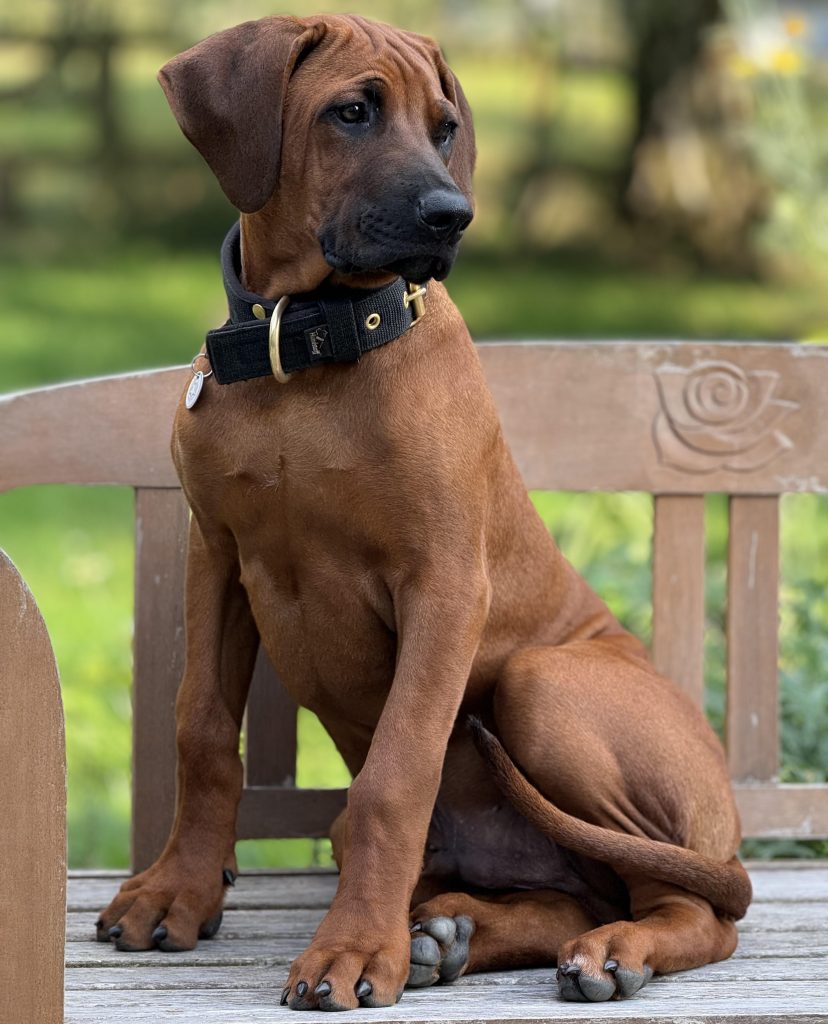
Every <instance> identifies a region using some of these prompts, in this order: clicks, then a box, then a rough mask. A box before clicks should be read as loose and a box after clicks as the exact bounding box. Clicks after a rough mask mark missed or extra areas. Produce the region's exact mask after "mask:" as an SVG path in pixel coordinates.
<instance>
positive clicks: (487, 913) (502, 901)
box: [408, 890, 596, 988]
mask: <svg viewBox="0 0 828 1024" xmlns="http://www.w3.org/2000/svg"><path fill="white" fill-rule="evenodd" d="M595 924H596V921H595V919H594V918H593V917H591V916H590V915H589V914H588V913H587V912H586V910H584V909H583V907H581V906H580V904H579V903H578V902H577V901H576V900H574V899H573V898H572V897H571V896H567V895H565V894H563V893H559V892H552V891H550V890H538V891H531V892H512V893H504V894H497V895H492V896H482V895H479V894H476V895H473V896H472V895H470V894H468V893H463V892H451V893H443V894H441V895H439V896H436V897H434V898H433V899H431V900H429V901H428V902H426V903H421V904H420V905H419V906H417V907H415V909H414V910H413V911H412V913H411V925H412V932H411V964H410V971H409V976H408V985H409V987H411V988H423V987H424V986H427V985H434V984H435V983H436V982H439V981H444V982H445V981H454V980H455V979H456V978H458V977H460V975H462V974H471V973H473V972H475V971H494V970H510V969H516V968H519V967H539V966H545V965H552V964H555V963H556V957H557V953H558V949H559V947H560V946H561V945H563V944H564V943H567V942H569V941H570V940H572V939H574V938H575V937H576V936H578V935H581V934H582V933H583V932H588V931H590V930H591V929H593V928H594V927H595Z"/></svg>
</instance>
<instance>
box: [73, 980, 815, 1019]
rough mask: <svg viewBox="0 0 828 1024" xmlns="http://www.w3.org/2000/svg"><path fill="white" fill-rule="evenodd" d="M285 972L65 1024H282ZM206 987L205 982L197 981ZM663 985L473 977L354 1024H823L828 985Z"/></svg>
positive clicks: (78, 1003) (107, 994)
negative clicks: (591, 994)
mask: <svg viewBox="0 0 828 1024" xmlns="http://www.w3.org/2000/svg"><path fill="white" fill-rule="evenodd" d="M284 977H285V973H284V972H282V973H281V974H279V975H277V976H276V977H275V978H274V979H273V983H272V987H271V988H270V991H267V990H265V991H263V990H262V989H260V988H254V989H227V990H225V991H223V992H222V993H221V995H220V996H219V995H218V993H216V992H215V991H210V990H204V989H201V988H200V986H199V985H198V980H196V979H194V980H193V986H192V987H191V988H190V989H179V990H172V991H164V990H163V989H162V990H158V989H155V990H154V989H150V988H143V987H142V988H140V989H126V990H118V991H115V992H112V991H108V990H106V989H102V990H95V989H86V990H84V991H83V992H77V993H69V995H68V996H67V1009H68V1012H67V1017H66V1022H67V1024H87V1022H88V1021H111V1020H119V1019H120V1020H128V1021H129V1022H130V1024H157V1021H159V1020H165V1019H175V1020H176V1021H178V1022H179V1024H213V1022H215V1024H280V1022H283V1021H284V1020H285V1015H286V1012H285V1010H284V1008H283V1007H280V1006H279V1005H278V1003H279V998H278V997H279V989H280V987H281V985H282V984H283V982H284ZM199 980H200V979H199ZM684 984H685V988H684V991H681V990H679V989H678V979H675V980H673V981H669V980H667V979H664V978H657V979H655V980H653V981H651V982H650V984H649V985H648V986H647V990H646V992H641V993H640V994H639V995H637V996H636V997H635V998H634V999H632V1000H620V1001H614V1002H608V1003H602V1004H601V1005H600V1009H595V1008H594V1007H591V1006H587V1007H584V1006H582V1005H581V1004H579V1003H569V1002H561V1001H560V1000H559V998H558V996H557V989H556V985H555V983H554V979H553V977H552V976H551V974H550V975H549V976H548V977H546V978H539V979H536V978H532V977H530V978H526V977H523V976H522V975H521V974H518V973H517V972H514V973H512V975H511V977H510V978H508V979H502V987H501V986H499V985H496V984H493V983H492V982H490V983H489V984H487V985H480V984H475V982H474V976H472V977H471V978H468V979H466V978H462V979H460V980H459V981H457V982H455V983H454V984H452V985H435V986H433V987H432V988H428V989H420V990H408V991H406V992H405V993H404V995H403V998H402V1000H401V1002H400V1003H399V1004H398V1005H396V1006H393V1007H390V1008H381V1009H363V1010H352V1011H350V1014H349V1017H348V1020H349V1021H353V1022H354V1024H390V1022H395V1024H426V1022H428V1024H431V1022H435V1024H437V1022H439V1024H449V1022H452V1021H458V1022H459V1021H468V1022H475V1024H489V1022H499V1021H516V1022H517V1021H536V1022H538V1024H541V1022H548V1024H583V1022H584V1021H585V1020H589V1021H593V1020H597V1019H600V1020H602V1021H603V1020H614V1021H625V1022H629V1024H632V1022H637V1024H665V1021H669V1022H670V1024H681V1022H682V1021H686V1022H687V1024H724V1022H727V1021H730V1022H734V1024H735V1022H737V1021H738V1022H740V1024H757V1022H760V1021H761V1022H762V1024H794V1022H798V1024H826V1022H828V1012H826V1010H825V1007H826V986H825V984H824V983H819V982H816V983H814V982H813V981H808V980H805V979H803V980H799V981H792V980H788V981H785V980H781V981H767V982H765V983H764V984H757V982H756V981H753V980H750V981H739V980H738V979H736V978H732V979H731V980H730V982H729V983H723V982H722V981H721V980H720V979H717V980H712V981H709V982H704V981H697V982H696V983H689V982H685V983H684ZM302 1019H303V1021H306V1022H307V1024H326V1021H327V1016H326V1014H325V1013H322V1012H319V1011H317V1012H312V1011H307V1010H306V1011H304V1015H303V1018H302Z"/></svg>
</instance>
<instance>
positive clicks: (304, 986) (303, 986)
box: [296, 981, 308, 999]
mask: <svg viewBox="0 0 828 1024" xmlns="http://www.w3.org/2000/svg"><path fill="white" fill-rule="evenodd" d="M307 991H308V983H307V982H306V981H300V982H299V984H298V985H297V986H296V995H297V996H299V998H300V999H302V998H304V995H305V993H306V992H307Z"/></svg>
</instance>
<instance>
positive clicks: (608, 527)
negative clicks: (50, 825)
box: [0, 250, 828, 865]
mask: <svg viewBox="0 0 828 1024" xmlns="http://www.w3.org/2000/svg"><path fill="white" fill-rule="evenodd" d="M450 285H451V290H452V292H453V293H454V295H455V296H456V298H457V300H458V302H459V304H460V306H461V308H462V310H463V312H464V313H465V315H466V318H467V320H468V322H469V324H470V325H471V327H472V330H473V331H474V333H475V334H477V335H478V336H480V337H483V336H490V337H491V336H501V337H507V336H535V337H537V336H545V337H551V336H570V337H579V336H593V335H615V336H639V335H642V334H653V335H656V334H657V335H662V336H673V337H675V336H682V335H688V336H689V335H694V336H695V335H708V336H714V337H715V336H719V337H722V336H731V337H738V336H742V337H755V336H757V335H760V334H761V335H765V336H777V337H786V336H789V335H791V334H795V333H797V332H798V331H799V330H802V329H804V324H805V322H806V321H807V319H808V317H809V316H810V315H812V314H813V315H814V316H815V315H816V312H817V310H818V305H819V304H818V302H817V299H816V297H815V296H813V295H811V294H810V293H809V292H808V291H807V290H806V289H803V291H802V293H801V294H796V293H795V292H793V293H792V292H791V291H788V290H781V289H779V290H776V289H772V288H767V287H760V286H757V285H754V284H751V283H737V282H721V281H715V280H704V279H702V280H688V279H680V278H665V279H663V280H661V281H659V280H658V279H657V278H654V277H653V276H652V275H644V274H636V273H633V272H618V271H612V270H609V269H604V270H602V269H600V268H598V269H594V268H593V269H589V270H587V269H579V268H577V267H573V266H566V265H563V264H549V265H547V266H538V265H531V264H527V265H525V266H515V265H514V264H512V265H500V266H498V265H496V264H493V263H487V262H485V261H481V260H480V259H475V258H468V259H467V260H465V261H461V263H460V265H459V266H458V268H457V272H456V275H454V276H453V277H452V278H451V280H450ZM44 296H50V297H51V298H50V301H49V302H48V303H46V302H44V300H43V297H44ZM0 306H2V308H3V309H4V311H5V316H4V323H3V326H2V328H0V331H2V333H0V348H2V350H3V354H4V373H3V386H4V389H5V390H13V389H14V388H17V387H23V386H31V385H36V384H39V383H44V382H52V381H58V380H64V379H67V378H72V377H79V376H90V375H95V374H103V373H110V372H117V371H121V370H127V369H134V368H140V367H147V366H160V365H168V364H174V363H183V362H185V361H187V360H188V359H189V358H190V357H191V355H192V354H193V352H194V351H195V350H196V349H197V347H198V345H199V343H200V340H201V336H202V332H203V330H204V329H205V328H206V327H207V326H209V325H211V324H212V323H215V322H217V321H218V320H219V319H220V318H221V315H222V298H221V293H220V283H219V279H218V275H217V271H216V267H215V263H214V261H213V260H212V259H210V258H209V257H207V256H192V255H186V256H185V255H179V256H178V257H175V258H171V257H169V256H164V258H163V259H162V258H161V256H160V255H159V254H154V253H149V254H147V253H146V252H130V251H128V250H127V251H125V252H124V253H123V254H122V255H121V256H119V257H118V258H116V259H110V260H108V261H107V262H105V263H102V264H98V265H78V266H56V267H49V266H44V267H39V268H34V267H24V266H20V265H17V266H10V267H4V268H3V273H2V275H0ZM538 501H539V507H540V509H541V511H542V513H543V514H544V517H545V518H546V519H547V521H548V522H549V523H550V526H552V527H553V528H554V529H555V532H556V533H557V535H558V536H559V538H560V540H561V542H562V545H563V547H564V550H565V551H566V553H567V554H568V555H569V557H570V558H571V559H572V560H573V562H574V563H575V564H576V565H577V566H579V567H580V568H582V569H584V570H585V571H586V572H587V573H588V575H589V576H590V579H591V580H592V582H593V583H594V585H595V586H596V587H597V588H598V589H599V591H600V592H601V593H602V594H603V595H604V596H605V597H606V598H607V599H608V600H609V601H610V603H611V604H612V606H613V607H614V609H615V610H616V611H617V612H618V613H619V614H620V615H622V616H623V618H624V619H625V621H626V622H627V623H628V624H629V625H630V626H631V627H632V628H634V629H635V630H636V631H637V632H639V633H640V634H641V635H643V636H645V637H646V636H647V633H648V630H649V622H650V609H649V574H648V568H647V566H648V559H649V543H650V541H649V538H650V530H651V518H650V516H651V513H650V505H649V502H648V501H647V499H646V498H645V497H644V496H640V495H639V496H636V495H629V496H624V495H621V496H618V497H616V498H602V497H600V496H598V497H596V496H592V497H580V498H578V497H575V498H573V497H569V498H567V497H566V496H552V495H549V496H539V497H538ZM786 509H790V511H786V515H785V552H786V555H785V564H786V571H787V575H788V577H789V578H790V582H789V584H788V586H787V589H786V591H785V596H786V601H787V603H786V606H785V607H786V610H785V615H784V617H783V622H784V624H785V628H786V634H785V636H786V640H785V646H784V648H783V653H784V656H785V658H784V660H783V681H784V680H785V679H786V678H789V679H790V685H789V686H788V687H787V689H786V691H785V692H786V694H787V697H786V700H787V702H788V705H789V709H790V715H789V718H790V722H791V725H790V726H789V727H788V729H787V732H786V737H787V739H786V742H787V745H788V748H789V757H788V771H789V773H790V774H791V777H796V778H816V777H818V775H819V765H823V766H824V765H825V764H826V763H828V750H826V749H824V748H825V744H826V741H825V739H824V737H825V736H826V735H828V729H826V728H825V726H826V724H828V723H826V714H825V708H826V707H828V692H826V684H825V682H824V679H825V676H824V670H823V668H822V666H824V664H826V663H828V646H827V642H826V639H825V637H826V633H828V608H826V598H825V594H826V593H828V558H826V557H825V552H826V548H828V515H826V508H825V503H824V502H819V501H817V500H816V499H808V498H797V499H793V500H792V502H791V503H790V504H789V505H788V506H786ZM710 515H711V518H710V555H711V574H710V575H711V582H710V588H711V623H710V626H711V628H710V644H709V649H710V653H711V669H710V678H709V681H710V684H711V700H710V704H711V710H712V711H713V713H714V715H715V716H716V717H717V718H718V719H720V717H721V676H722V667H721V661H722V658H721V655H722V647H721V635H722V632H721V631H722V618H721V597H722V593H723V581H724V575H723V573H724V569H723V566H724V550H723V530H724V521H725V517H724V510H723V507H722V506H721V504H719V505H718V506H717V505H716V503H715V502H713V503H712V506H711V511H710ZM0 544H2V546H3V547H5V548H6V549H7V550H8V552H9V553H10V555H11V556H12V558H13V559H14V560H15V562H16V563H17V564H18V565H19V567H20V569H21V571H22V572H23V574H24V576H25V577H26V579H27V581H28V582H29V584H30V585H31V587H32V589H33V591H34V593H35V596H36V598H37V600H38V601H39V603H40V605H41V607H42V609H43V612H44V615H45V617H46V620H47V624H48V626H49V629H50V632H51V635H52V638H53V641H54V644H55V648H56V651H57V656H58V662H59V665H60V669H61V674H62V683H63V692H64V699H65V703H66V713H67V721H68V734H67V735H68V749H69V765H70V852H71V860H72V863H73V864H76V865H81V864H108V865H123V864H125V863H126V858H127V848H128V847H127V835H128V832H127V829H128V824H127V823H128V815H129V763H130V734H129V714H130V711H129V689H128V685H129V675H130V631H131V615H132V610H131V609H132V496H131V494H130V493H129V492H128V491H124V490H84V489H81V488H42V489H31V490H28V491H25V492H20V493H12V494H9V495H3V496H0ZM794 684H795V685H794ZM809 729H810V732H809ZM820 737H823V738H820ZM300 744H301V748H302V753H301V758H300V766H299V779H300V782H301V783H302V784H304V785H341V784H344V783H345V782H346V780H347V775H346V773H345V770H344V768H343V766H342V764H341V762H340V761H339V759H338V758H337V757H336V755H335V754H334V752H333V751H332V748H331V746H330V743H329V741H327V739H326V738H325V737H324V736H323V735H322V734H321V732H320V730H319V728H318V726H317V725H316V723H315V721H313V720H312V719H311V717H310V716H303V718H302V720H301V724H300ZM809 764H810V765H811V767H810V769H809V768H808V765H809ZM327 855H328V854H327V848H326V846H325V845H324V844H310V843H303V842H292V843H281V844H277V843H273V842H269V843H265V844H244V850H243V851H242V860H243V862H245V863H305V862H308V861H309V860H310V859H314V858H315V859H316V860H317V861H319V862H324V861H325V858H326V857H327Z"/></svg>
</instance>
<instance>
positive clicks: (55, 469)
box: [0, 366, 189, 491]
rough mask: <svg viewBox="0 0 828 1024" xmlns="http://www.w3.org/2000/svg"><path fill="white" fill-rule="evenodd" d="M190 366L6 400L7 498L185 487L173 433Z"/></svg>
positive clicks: (1, 435)
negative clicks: (36, 488)
mask: <svg viewBox="0 0 828 1024" xmlns="http://www.w3.org/2000/svg"><path fill="white" fill-rule="evenodd" d="M188 381H189V376H188V372H187V369H185V367H183V366H178V367H174V368H172V369H169V370H150V371H149V372H147V373H129V374H124V375H122V376H117V377H102V378H99V379H98V380H88V381H76V382H74V383H72V384H61V385H59V386H57V387H49V388H37V389H36V390H34V391H22V392H19V393H17V394H12V395H3V396H2V397H0V491H3V490H11V488H13V487H25V486H27V485H29V484H126V485H127V486H132V487H178V479H177V478H176V475H175V469H174V467H173V464H172V459H171V458H170V433H171V431H172V422H173V416H174V414H175V409H176V406H177V405H178V400H179V398H180V396H181V393H182V392H183V390H184V388H185V387H186V386H187V383H188Z"/></svg>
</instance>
